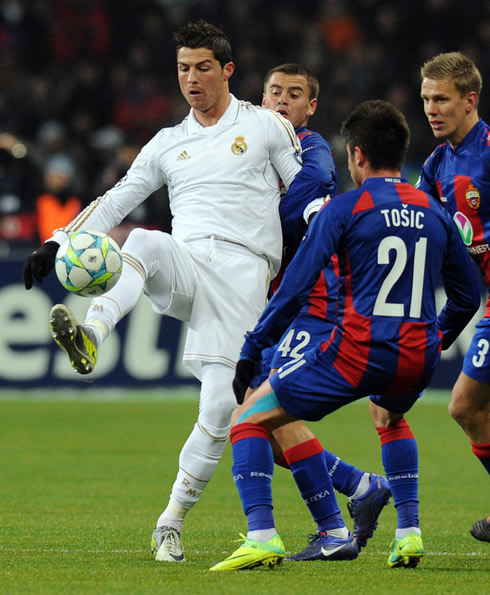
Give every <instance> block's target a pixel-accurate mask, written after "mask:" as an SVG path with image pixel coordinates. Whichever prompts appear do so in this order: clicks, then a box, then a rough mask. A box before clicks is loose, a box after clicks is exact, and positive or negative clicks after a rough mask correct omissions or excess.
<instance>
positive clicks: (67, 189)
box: [36, 153, 82, 243]
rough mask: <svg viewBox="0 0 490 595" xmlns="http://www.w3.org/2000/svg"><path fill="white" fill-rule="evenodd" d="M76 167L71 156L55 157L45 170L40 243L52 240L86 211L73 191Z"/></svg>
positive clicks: (39, 213) (39, 218)
mask: <svg viewBox="0 0 490 595" xmlns="http://www.w3.org/2000/svg"><path fill="white" fill-rule="evenodd" d="M74 175H75V166H74V163H73V161H72V160H71V158H70V157H69V156H68V155H65V154H63V153H59V154H57V155H53V156H52V157H50V159H49V160H48V161H47V163H46V165H45V167H44V176H43V186H44V187H43V192H42V193H41V194H40V195H39V196H38V197H37V199H36V220H37V233H38V236H39V240H38V241H39V242H40V243H43V242H45V241H46V240H48V239H49V238H50V237H51V236H52V235H53V231H54V230H55V229H58V228H59V227H64V226H65V225H66V224H67V223H69V222H70V221H72V219H74V218H75V216H76V215H77V214H78V213H79V212H80V210H81V208H82V201H81V200H80V198H78V197H77V196H75V195H74V193H73V190H72V183H73V178H74Z"/></svg>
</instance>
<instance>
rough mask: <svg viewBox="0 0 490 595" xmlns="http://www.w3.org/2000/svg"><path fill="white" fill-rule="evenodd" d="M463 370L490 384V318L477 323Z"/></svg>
mask: <svg viewBox="0 0 490 595" xmlns="http://www.w3.org/2000/svg"><path fill="white" fill-rule="evenodd" d="M463 372H464V373H465V374H466V376H469V377H470V378H473V380H478V381H479V382H486V383H487V384H490V318H483V319H482V320H480V322H479V323H478V324H477V325H476V332H475V334H474V335H473V338H472V340H471V345H470V348H469V349H468V352H467V353H466V355H465V356H464V360H463Z"/></svg>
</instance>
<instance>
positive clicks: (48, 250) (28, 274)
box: [22, 242, 60, 289]
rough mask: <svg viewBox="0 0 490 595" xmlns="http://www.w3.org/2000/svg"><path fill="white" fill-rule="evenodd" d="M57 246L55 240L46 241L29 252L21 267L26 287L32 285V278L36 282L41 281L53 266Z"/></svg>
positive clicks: (28, 287)
mask: <svg viewBox="0 0 490 595" xmlns="http://www.w3.org/2000/svg"><path fill="white" fill-rule="evenodd" d="M59 247H60V246H59V244H58V243H57V242H46V243H45V244H43V245H42V246H41V247H40V248H38V249H37V250H36V251H35V252H33V253H32V254H29V256H28V257H27V259H26V262H25V264H24V268H23V269H22V276H23V278H24V285H25V288H26V289H30V288H31V287H32V285H33V283H34V279H35V280H36V281H37V282H38V283H42V282H43V279H44V277H46V275H47V274H48V273H49V272H50V271H51V270H52V269H53V268H54V263H55V258H56V252H58V248H59Z"/></svg>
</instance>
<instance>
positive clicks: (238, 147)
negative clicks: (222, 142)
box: [231, 136, 247, 155]
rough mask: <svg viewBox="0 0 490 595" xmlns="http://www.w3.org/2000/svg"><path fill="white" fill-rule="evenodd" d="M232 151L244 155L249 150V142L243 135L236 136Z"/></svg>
mask: <svg viewBox="0 0 490 595" xmlns="http://www.w3.org/2000/svg"><path fill="white" fill-rule="evenodd" d="M231 152H232V153H233V154H235V155H243V154H244V153H246V152H247V143H246V142H245V138H244V137H243V136H237V137H236V138H235V142H234V143H233V144H232V145H231Z"/></svg>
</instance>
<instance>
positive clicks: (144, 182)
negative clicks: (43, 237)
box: [52, 137, 166, 244]
mask: <svg viewBox="0 0 490 595" xmlns="http://www.w3.org/2000/svg"><path fill="white" fill-rule="evenodd" d="M156 138H157V137H154V138H153V139H152V140H150V142H149V143H148V144H146V145H145V146H144V147H143V148H142V149H141V151H140V153H139V154H138V156H137V157H136V159H135V160H134V162H133V164H132V165H131V167H130V168H129V170H128V172H127V173H126V175H125V176H124V177H123V178H122V179H121V180H119V182H117V184H116V185H115V186H114V187H113V188H112V189H111V190H109V191H108V192H106V193H105V194H104V195H103V196H99V197H98V198H97V199H95V200H94V201H92V202H91V203H90V204H89V205H88V206H87V207H86V208H85V209H84V210H83V211H82V212H81V213H80V214H79V215H78V216H77V217H75V219H73V221H71V222H70V223H69V224H68V225H67V226H66V227H63V228H61V229H57V230H55V232H54V233H53V237H52V239H53V240H54V241H55V242H58V243H59V244H61V243H62V242H63V241H64V240H65V239H66V238H67V237H68V236H69V235H71V234H72V233H74V232H75V231H78V230H80V229H88V230H93V231H103V232H108V231H110V230H111V229H113V228H114V227H116V225H119V223H121V221H122V220H123V219H124V218H125V217H126V216H127V215H129V213H131V212H132V211H134V209H135V208H136V207H137V206H138V205H139V204H140V203H142V202H143V201H144V200H146V199H147V198H148V196H150V194H152V193H153V192H155V191H156V190H158V189H159V188H161V187H162V185H163V184H165V183H166V179H165V175H164V173H163V172H162V170H161V169H160V166H159V163H158V161H157V160H156V159H155V151H154V145H155V143H156V142H157V141H156Z"/></svg>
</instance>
